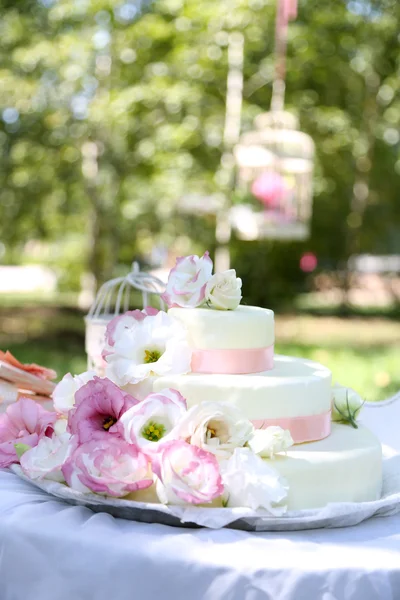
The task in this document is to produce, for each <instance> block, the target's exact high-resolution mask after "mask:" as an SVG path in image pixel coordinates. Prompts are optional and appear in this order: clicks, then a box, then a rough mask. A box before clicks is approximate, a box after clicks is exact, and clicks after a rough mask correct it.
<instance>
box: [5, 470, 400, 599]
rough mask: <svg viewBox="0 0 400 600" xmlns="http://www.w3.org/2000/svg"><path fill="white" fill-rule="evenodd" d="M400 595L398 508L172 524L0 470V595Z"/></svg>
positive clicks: (155, 596)
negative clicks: (269, 521) (72, 497)
mask: <svg viewBox="0 0 400 600" xmlns="http://www.w3.org/2000/svg"><path fill="white" fill-rule="evenodd" d="M139 599H140V600H142V599H146V600H147V599H148V600H153V599H157V600H269V599H270V600H399V599H400V515H397V516H394V517H387V518H375V519H371V520H369V521H366V522H365V523H362V524H361V525H358V526H357V527H351V528H345V529H332V530H315V531H304V532H302V531H299V532H291V533H281V532H280V533H245V532H241V531H233V530H229V529H224V530H218V531H211V530H207V529H199V530H195V529H192V530H191V529H175V528H172V527H167V526H164V525H148V524H144V523H134V522H131V521H124V520H121V519H114V518H113V517H111V516H110V515H107V514H94V513H92V512H91V511H90V510H89V509H87V508H83V507H73V506H69V505H67V504H63V503H62V502H58V501H56V500H52V499H51V498H49V497H48V496H47V495H46V494H45V493H43V492H41V491H40V490H38V489H37V488H34V487H33V486H32V485H30V484H29V483H26V482H24V481H22V480H20V479H19V478H18V477H17V476H16V475H14V474H12V473H10V472H8V471H7V472H6V471H0V600H139Z"/></svg>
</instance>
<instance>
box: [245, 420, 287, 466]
mask: <svg viewBox="0 0 400 600" xmlns="http://www.w3.org/2000/svg"><path fill="white" fill-rule="evenodd" d="M248 446H249V448H250V449H251V450H252V451H253V452H254V453H255V454H259V455H260V456H261V457H263V458H273V457H274V455H275V454H277V453H278V452H285V451H286V450H287V449H288V448H290V446H293V439H292V436H291V435H290V431H288V430H287V429H282V427H278V426H275V425H273V426H271V427H267V428H266V429H256V430H255V431H254V433H253V436H252V437H251V439H250V440H249V442H248Z"/></svg>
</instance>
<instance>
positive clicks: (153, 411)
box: [119, 389, 186, 453]
mask: <svg viewBox="0 0 400 600" xmlns="http://www.w3.org/2000/svg"><path fill="white" fill-rule="evenodd" d="M185 413H186V400H185V399H184V397H183V396H182V395H181V394H180V393H179V392H178V391H177V390H172V389H164V390H161V391H160V392H156V393H154V394H150V395H149V396H147V398H145V399H144V400H142V402H139V404H136V405H135V406H132V407H131V408H129V409H128V410H127V411H126V412H125V413H124V414H123V415H122V417H121V418H120V420H119V423H120V428H121V431H122V434H123V437H124V439H125V441H126V442H128V444H134V445H135V446H137V447H138V448H139V449H140V450H141V451H142V452H152V453H154V452H156V451H158V449H159V448H160V446H161V444H165V442H167V441H169V440H174V439H177V436H176V434H175V427H176V425H177V423H178V422H179V420H180V419H181V418H182V417H183V415H184V414H185Z"/></svg>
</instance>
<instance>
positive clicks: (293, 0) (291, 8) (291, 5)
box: [279, 0, 297, 25]
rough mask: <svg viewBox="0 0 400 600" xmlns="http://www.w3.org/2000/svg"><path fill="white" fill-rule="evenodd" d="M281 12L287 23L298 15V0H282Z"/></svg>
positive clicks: (280, 4)
mask: <svg viewBox="0 0 400 600" xmlns="http://www.w3.org/2000/svg"><path fill="white" fill-rule="evenodd" d="M279 13H280V15H281V17H282V20H283V22H284V23H285V24H286V25H287V24H288V22H289V21H293V20H294V19H295V18H296V17H297V0H280V3H279Z"/></svg>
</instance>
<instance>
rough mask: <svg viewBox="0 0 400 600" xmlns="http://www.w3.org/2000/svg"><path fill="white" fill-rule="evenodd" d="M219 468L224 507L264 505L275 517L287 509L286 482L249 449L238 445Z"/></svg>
mask: <svg viewBox="0 0 400 600" xmlns="http://www.w3.org/2000/svg"><path fill="white" fill-rule="evenodd" d="M220 471H221V476H222V483H223V484H224V504H225V506H229V507H235V506H239V507H247V508H251V509H253V510H257V509H259V508H263V509H265V510H267V511H268V512H269V513H271V514H272V515H275V516H281V515H283V514H284V513H285V512H286V503H287V493H288V485H287V483H286V481H285V480H284V479H283V478H282V477H281V476H280V474H279V473H278V471H276V470H275V469H273V468H272V467H271V466H270V465H269V464H267V463H266V462H265V461H264V460H263V459H262V458H260V457H259V456H257V454H254V453H253V452H252V451H251V450H250V448H236V450H235V451H234V453H233V455H232V456H231V458H230V459H229V460H227V461H222V462H221V463H220Z"/></svg>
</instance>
